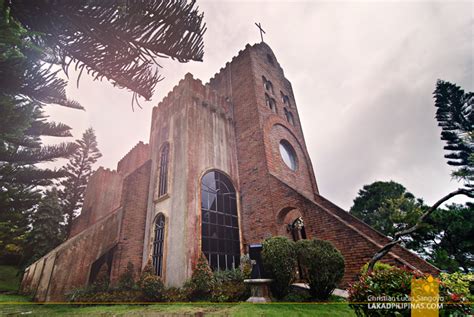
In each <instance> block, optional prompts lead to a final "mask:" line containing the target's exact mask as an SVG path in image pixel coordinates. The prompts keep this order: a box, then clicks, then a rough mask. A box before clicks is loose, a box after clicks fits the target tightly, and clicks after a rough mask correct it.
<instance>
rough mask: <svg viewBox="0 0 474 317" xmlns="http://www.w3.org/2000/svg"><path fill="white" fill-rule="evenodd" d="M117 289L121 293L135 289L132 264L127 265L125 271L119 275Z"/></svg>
mask: <svg viewBox="0 0 474 317" xmlns="http://www.w3.org/2000/svg"><path fill="white" fill-rule="evenodd" d="M117 288H118V289H119V290H121V291H130V290H132V289H135V288H136V284H135V271H134V268H133V263H132V262H128V263H127V269H126V270H125V272H124V273H123V274H122V275H120V277H119V281H118V287H117Z"/></svg>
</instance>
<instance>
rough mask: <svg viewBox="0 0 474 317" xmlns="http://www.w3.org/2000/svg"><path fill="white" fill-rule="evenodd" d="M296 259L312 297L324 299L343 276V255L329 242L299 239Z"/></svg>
mask: <svg viewBox="0 0 474 317" xmlns="http://www.w3.org/2000/svg"><path fill="white" fill-rule="evenodd" d="M296 250H297V254H298V260H299V263H300V266H301V269H302V270H303V273H304V277H305V278H306V279H307V280H308V284H309V287H310V290H309V292H310V294H311V296H312V297H313V298H314V299H317V300H326V299H328V298H329V296H331V294H332V292H333V291H334V289H335V288H336V286H337V284H338V283H339V282H340V281H341V279H342V277H343V276H344V268H345V264H344V257H343V256H342V254H341V252H339V250H338V249H336V248H335V247H334V246H333V245H332V244H331V243H330V242H328V241H324V240H317V239H313V240H299V241H297V242H296Z"/></svg>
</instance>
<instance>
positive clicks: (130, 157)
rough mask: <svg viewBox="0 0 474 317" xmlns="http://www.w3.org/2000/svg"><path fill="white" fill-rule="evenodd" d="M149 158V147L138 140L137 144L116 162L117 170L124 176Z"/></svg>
mask: <svg viewBox="0 0 474 317" xmlns="http://www.w3.org/2000/svg"><path fill="white" fill-rule="evenodd" d="M149 159H150V147H149V146H148V144H144V143H143V142H138V144H137V145H135V146H134V147H133V148H132V149H131V150H130V151H129V152H128V153H127V155H125V156H124V157H123V158H122V159H121V160H120V161H119V162H118V163H117V172H119V173H120V174H122V175H124V176H126V175H128V174H130V173H131V172H133V171H134V170H135V169H136V168H138V167H139V166H141V165H142V164H143V163H145V162H146V161H147V160H149Z"/></svg>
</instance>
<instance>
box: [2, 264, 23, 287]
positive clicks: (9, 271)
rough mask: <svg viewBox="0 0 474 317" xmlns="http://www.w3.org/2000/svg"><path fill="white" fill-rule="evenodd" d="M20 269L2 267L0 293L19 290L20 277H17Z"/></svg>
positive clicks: (7, 266)
mask: <svg viewBox="0 0 474 317" xmlns="http://www.w3.org/2000/svg"><path fill="white" fill-rule="evenodd" d="M17 272H18V269H17V268H16V267H14V266H10V265H0V293H4V292H12V291H16V290H18V286H19V285H20V276H17V275H16V274H17Z"/></svg>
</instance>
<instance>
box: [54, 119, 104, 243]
mask: <svg viewBox="0 0 474 317" xmlns="http://www.w3.org/2000/svg"><path fill="white" fill-rule="evenodd" d="M76 143H77V145H78V148H77V150H76V151H75V152H74V154H73V155H72V156H71V158H70V159H69V163H68V164H67V165H66V167H65V168H64V171H65V172H66V174H67V176H66V178H65V179H64V180H63V181H62V182H61V185H63V186H64V189H63V191H62V192H61V193H60V197H61V200H62V202H61V204H62V209H63V214H64V216H65V222H66V237H69V235H70V233H71V227H72V221H73V220H74V218H75V217H76V215H77V211H78V210H79V209H80V208H81V207H82V203H83V201H84V192H85V190H86V186H87V182H88V181H89V177H90V176H91V174H92V171H93V170H92V167H93V165H94V163H95V162H97V159H99V158H100V157H101V156H102V154H101V153H100V151H99V148H98V146H97V140H96V136H95V134H94V129H92V128H89V129H87V130H86V131H85V132H84V134H83V135H82V139H79V140H76Z"/></svg>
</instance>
